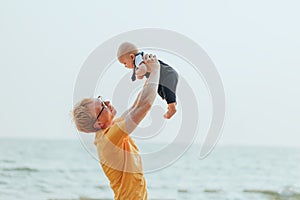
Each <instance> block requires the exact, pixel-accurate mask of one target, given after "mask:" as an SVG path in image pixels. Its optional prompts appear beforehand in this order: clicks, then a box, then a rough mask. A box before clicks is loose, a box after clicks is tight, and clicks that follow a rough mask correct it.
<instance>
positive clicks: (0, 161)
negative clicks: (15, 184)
mask: <svg viewBox="0 0 300 200" xmlns="http://www.w3.org/2000/svg"><path fill="white" fill-rule="evenodd" d="M0 163H16V161H14V160H0Z"/></svg>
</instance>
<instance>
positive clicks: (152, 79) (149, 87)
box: [135, 68, 160, 106]
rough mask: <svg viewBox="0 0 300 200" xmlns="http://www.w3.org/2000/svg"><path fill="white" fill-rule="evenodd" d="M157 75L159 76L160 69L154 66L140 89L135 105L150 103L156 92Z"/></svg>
mask: <svg viewBox="0 0 300 200" xmlns="http://www.w3.org/2000/svg"><path fill="white" fill-rule="evenodd" d="M159 76H160V69H159V68H156V69H154V70H152V72H151V74H150V76H149V78H148V79H147V81H146V83H145V85H144V87H143V89H142V91H141V96H140V97H138V98H140V99H139V100H138V101H137V104H136V105H135V106H143V105H150V106H151V105H152V104H153V102H154V100H155V97H156V94H157V88H158V83H159Z"/></svg>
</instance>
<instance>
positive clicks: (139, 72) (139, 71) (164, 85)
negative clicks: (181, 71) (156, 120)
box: [118, 42, 178, 119]
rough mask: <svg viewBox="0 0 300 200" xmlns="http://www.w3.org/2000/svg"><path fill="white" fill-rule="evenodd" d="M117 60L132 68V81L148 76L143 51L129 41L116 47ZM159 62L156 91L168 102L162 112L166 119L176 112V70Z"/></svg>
mask: <svg viewBox="0 0 300 200" xmlns="http://www.w3.org/2000/svg"><path fill="white" fill-rule="evenodd" d="M118 60H119V62H120V63H122V64H124V65H125V67H127V68H129V69H133V74H132V77H131V79H132V81H135V80H136V76H137V77H138V79H143V78H144V76H146V78H148V77H149V75H150V72H148V71H147V67H146V65H145V64H144V61H143V52H139V50H138V48H137V47H136V46H135V45H134V44H131V43H129V42H124V43H122V44H121V45H120V46H119V48H118ZM158 61H159V63H160V78H159V85H158V90H157V93H158V94H159V96H161V97H162V99H164V100H166V101H167V103H168V111H167V112H166V113H165V114H164V117H165V118H166V119H170V118H171V117H172V116H173V115H174V114H175V113H176V87H177V83H178V74H177V72H176V71H175V70H174V69H173V68H172V67H170V66H169V65H167V64H166V63H164V62H162V61H161V60H158Z"/></svg>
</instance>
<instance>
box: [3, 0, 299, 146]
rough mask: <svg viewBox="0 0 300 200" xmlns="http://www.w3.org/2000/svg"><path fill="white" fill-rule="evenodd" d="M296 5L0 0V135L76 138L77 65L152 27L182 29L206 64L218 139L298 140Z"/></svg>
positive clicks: (271, 142)
mask: <svg viewBox="0 0 300 200" xmlns="http://www.w3.org/2000/svg"><path fill="white" fill-rule="evenodd" d="M299 7H300V3H299V1H296V0H294V1H291V0H287V1H271V0H269V1H259V0H253V1H239V0H226V1H198V0H197V1H196V0H194V1H177V2H176V1H170V0H164V1H156V0H152V1H99V0H98V1H95V0H93V1H92V0H91V1H57V0H53V1H38V0H36V1H33V0H28V1H16V0H10V1H0V57H1V59H0V67H1V68H0V81H1V84H0V91H1V113H0V121H1V131H0V137H14V138H32V137H34V138H49V139H50V138H62V139H66V138H67V139H76V131H75V129H74V125H73V123H72V121H71V117H70V111H71V109H72V104H73V102H72V95H73V90H74V84H75V81H76V77H77V74H78V73H79V70H80V68H81V66H82V64H83V62H84V61H85V60H86V59H87V57H88V56H89V54H90V53H91V52H92V51H93V50H94V49H95V48H96V47H98V46H99V45H100V44H101V43H102V42H104V41H106V40H108V39H110V38H112V37H113V36H115V35H118V34H120V33H122V32H126V31H130V30H134V29H139V28H145V27H155V28H163V29H169V30H173V31H176V32H178V33H181V34H183V35H186V36H187V37H189V38H190V39H192V40H194V41H195V42H197V43H198V44H199V45H200V46H201V47H202V48H203V49H205V51H206V52H207V54H208V55H209V56H210V58H211V59H212V60H213V62H214V63H215V65H216V67H217V69H218V71H219V73H220V76H221V77H222V80H223V84H224V88H225V93H226V112H227V113H226V121H225V126H224V130H223V135H222V138H221V140H220V143H221V144H258V145H261V144H264V145H293V146H295V145H297V146H300V142H299V141H300V127H299V120H300V104H299V102H300V88H299V85H300V79H299V74H300V69H299V67H300V56H299V53H300V27H299V25H298V24H299V19H300V13H299ZM174 59H175V58H174ZM170 62H171V63H172V62H174V63H175V61H172V60H171V61H170ZM122 70H125V69H122ZM179 71H180V70H179ZM124 73H127V71H124ZM190 84H191V85H192V86H193V85H195V87H196V86H197V83H195V82H191V83H190ZM203 95H204V96H205V94H203ZM200 96H201V95H200ZM201 106H202V107H205V105H200V107H201ZM206 113H207V116H209V111H207V110H204V111H203V113H202V117H203V116H205V114H206ZM175 122H176V120H174V121H169V122H168V123H169V125H171V126H172V123H175ZM204 129H205V127H203V130H204ZM164 139H166V138H162V140H164Z"/></svg>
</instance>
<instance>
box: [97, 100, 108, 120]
mask: <svg viewBox="0 0 300 200" xmlns="http://www.w3.org/2000/svg"><path fill="white" fill-rule="evenodd" d="M98 99H99V100H100V102H101V105H102V109H101V110H100V112H99V114H98V115H97V118H96V120H97V119H98V118H99V117H100V115H101V113H102V112H103V110H104V109H106V108H107V105H106V104H105V102H104V100H103V99H102V97H101V96H98Z"/></svg>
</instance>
